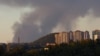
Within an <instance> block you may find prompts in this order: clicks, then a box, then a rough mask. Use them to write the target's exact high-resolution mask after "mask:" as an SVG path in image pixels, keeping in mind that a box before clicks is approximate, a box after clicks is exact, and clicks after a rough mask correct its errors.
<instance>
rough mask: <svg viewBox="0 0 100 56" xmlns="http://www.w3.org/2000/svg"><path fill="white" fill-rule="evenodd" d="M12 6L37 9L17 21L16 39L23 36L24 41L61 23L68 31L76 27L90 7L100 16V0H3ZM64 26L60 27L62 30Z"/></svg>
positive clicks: (40, 34) (51, 29) (15, 26)
mask: <svg viewBox="0 0 100 56" xmlns="http://www.w3.org/2000/svg"><path fill="white" fill-rule="evenodd" d="M1 2H2V3H4V4H7V5H10V6H12V7H25V6H26V7H27V6H30V7H32V8H35V11H32V12H30V13H27V14H24V16H22V20H21V23H15V24H14V26H13V28H14V39H13V41H14V42H16V39H17V37H21V38H22V42H31V41H34V40H36V39H38V38H39V37H40V36H43V35H46V34H48V33H50V32H52V31H53V30H54V28H56V27H57V26H59V25H61V26H62V27H63V28H64V29H66V30H67V31H69V30H72V29H73V28H74V27H76V25H75V22H77V18H78V17H80V16H81V17H84V16H85V15H86V14H87V12H88V10H89V9H92V10H93V11H94V15H95V16H100V11H99V10H100V7H99V5H100V4H99V2H100V1H99V0H95V1H94V0H88V1H87V0H75V1H72V0H9V1H8V0H3V1H1ZM62 27H61V28H60V29H61V30H63V29H62Z"/></svg>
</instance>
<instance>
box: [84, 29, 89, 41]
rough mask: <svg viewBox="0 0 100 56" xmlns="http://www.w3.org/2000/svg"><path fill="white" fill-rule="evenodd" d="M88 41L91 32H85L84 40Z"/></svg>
mask: <svg viewBox="0 0 100 56" xmlns="http://www.w3.org/2000/svg"><path fill="white" fill-rule="evenodd" d="M86 39H90V34H89V31H85V32H84V40H86Z"/></svg>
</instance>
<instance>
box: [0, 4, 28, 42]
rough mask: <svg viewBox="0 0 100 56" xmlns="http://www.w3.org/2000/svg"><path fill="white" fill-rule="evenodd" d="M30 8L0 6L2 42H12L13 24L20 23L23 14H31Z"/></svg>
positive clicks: (0, 34)
mask: <svg viewBox="0 0 100 56" xmlns="http://www.w3.org/2000/svg"><path fill="white" fill-rule="evenodd" d="M29 11H30V8H28V7H26V8H12V7H10V6H7V5H0V26H1V27H0V42H12V40H13V30H12V26H13V24H14V23H15V22H16V21H18V22H20V18H21V15H22V13H25V12H29Z"/></svg>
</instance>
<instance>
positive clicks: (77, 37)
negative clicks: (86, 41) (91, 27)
mask: <svg viewBox="0 0 100 56" xmlns="http://www.w3.org/2000/svg"><path fill="white" fill-rule="evenodd" d="M74 38H75V39H74V41H81V40H82V39H83V32H82V31H80V30H77V31H75V32H74Z"/></svg>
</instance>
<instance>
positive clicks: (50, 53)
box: [0, 40, 100, 56]
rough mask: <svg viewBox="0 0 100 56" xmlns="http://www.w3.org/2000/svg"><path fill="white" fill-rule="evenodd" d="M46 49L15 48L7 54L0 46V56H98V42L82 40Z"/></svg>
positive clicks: (99, 50)
mask: <svg viewBox="0 0 100 56" xmlns="http://www.w3.org/2000/svg"><path fill="white" fill-rule="evenodd" d="M46 47H47V48H49V49H48V50H44V48H41V49H38V50H37V49H34V48H31V49H30V50H26V49H25V48H23V46H17V47H15V48H13V49H11V50H10V51H8V52H7V51H6V50H4V48H2V46H0V56H100V40H96V41H93V40H83V41H81V42H71V43H69V44H64V43H63V44H61V45H56V46H46Z"/></svg>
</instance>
